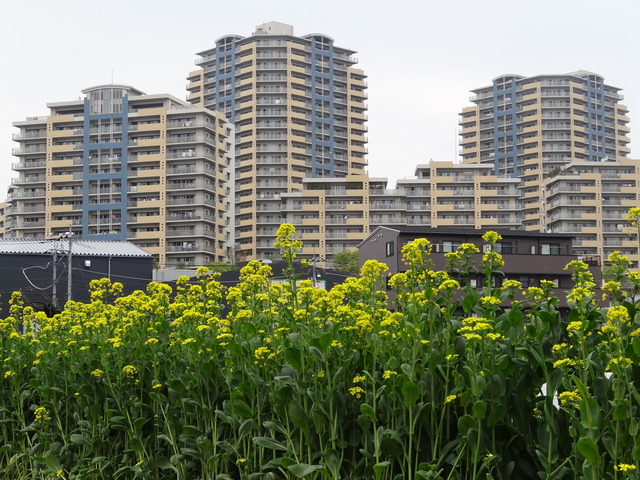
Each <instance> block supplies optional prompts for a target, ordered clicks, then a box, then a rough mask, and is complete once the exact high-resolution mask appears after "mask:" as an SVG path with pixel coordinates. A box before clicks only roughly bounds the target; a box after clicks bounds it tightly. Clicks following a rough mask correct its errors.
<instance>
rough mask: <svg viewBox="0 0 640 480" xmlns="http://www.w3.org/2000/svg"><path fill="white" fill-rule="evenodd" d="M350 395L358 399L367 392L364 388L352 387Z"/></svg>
mask: <svg viewBox="0 0 640 480" xmlns="http://www.w3.org/2000/svg"><path fill="white" fill-rule="evenodd" d="M349 393H350V394H351V395H353V396H354V397H356V398H361V397H362V395H364V394H365V393H367V392H365V390H364V389H363V388H362V387H351V388H350V389H349Z"/></svg>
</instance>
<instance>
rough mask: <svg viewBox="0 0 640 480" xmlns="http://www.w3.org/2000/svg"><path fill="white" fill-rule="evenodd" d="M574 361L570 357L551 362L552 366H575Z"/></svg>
mask: <svg viewBox="0 0 640 480" xmlns="http://www.w3.org/2000/svg"><path fill="white" fill-rule="evenodd" d="M575 366H576V361H575V360H572V359H571V358H562V359H560V360H556V361H555V362H553V368H564V367H575Z"/></svg>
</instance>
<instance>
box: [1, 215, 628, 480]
mask: <svg viewBox="0 0 640 480" xmlns="http://www.w3.org/2000/svg"><path fill="white" fill-rule="evenodd" d="M484 238H485V241H486V242H487V243H488V244H489V248H488V250H487V252H486V253H485V255H484V258H483V261H482V264H480V265H473V264H471V262H470V258H471V253H474V252H475V250H473V249H474V248H475V247H474V246H473V245H469V244H464V245H462V246H461V247H460V249H459V251H458V252H454V254H453V255H450V256H449V259H448V260H449V265H450V267H451V272H450V273H447V272H442V271H433V270H432V269H430V267H429V253H430V245H429V243H428V242H427V241H426V240H416V241H415V242H413V243H411V244H408V245H406V246H405V247H404V248H403V255H404V258H405V262H406V264H407V266H408V269H407V271H406V272H404V273H400V274H397V275H395V276H393V277H392V278H391V279H388V280H387V278H386V273H385V271H386V266H384V265H383V264H380V263H377V262H372V261H369V262H367V263H365V265H364V267H363V268H362V272H361V275H360V277H359V278H351V279H347V281H346V282H345V283H344V284H342V285H338V286H336V287H334V288H333V289H332V290H331V291H325V290H321V289H315V288H313V287H312V284H311V282H307V281H302V282H297V281H296V279H295V278H294V277H293V276H292V277H291V279H290V282H289V283H284V284H271V283H270V281H269V273H270V268H269V267H268V266H265V265H262V264H260V263H258V262H251V263H250V264H249V265H247V266H246V267H245V268H243V270H242V272H241V278H242V282H241V283H240V284H239V285H238V286H236V287H230V288H226V287H223V286H222V285H221V284H220V283H218V282H217V281H216V278H217V275H216V274H212V273H210V272H209V271H208V270H207V269H206V268H202V269H199V270H198V275H197V281H196V282H195V283H189V282H188V279H186V277H183V278H181V279H180V281H179V282H178V286H177V291H176V292H171V291H170V288H169V287H167V286H166V285H162V284H156V283H152V284H150V285H149V287H148V288H147V291H146V292H142V291H138V292H135V293H134V294H132V295H130V296H126V297H123V296H121V295H120V291H121V287H122V286H121V285H119V284H117V283H113V284H112V283H110V282H109V281H108V280H106V279H104V280H101V281H97V282H94V283H93V285H92V295H91V296H92V302H91V303H89V304H82V303H77V302H69V303H67V305H66V307H65V309H64V311H63V312H62V313H60V314H58V315H56V316H55V317H53V318H47V317H46V316H45V315H44V314H42V313H39V312H34V311H33V310H32V309H31V308H30V307H24V306H23V304H22V300H21V298H20V295H19V294H14V296H13V298H12V307H11V314H10V316H9V317H8V318H6V319H4V320H0V334H1V339H0V351H1V354H2V356H1V357H0V358H1V359H2V366H1V370H0V479H12V480H14V479H51V480H53V479H138V478H139V479H209V480H229V479H243V480H244V479H247V480H249V479H255V480H258V479H297V478H308V479H318V480H319V479H334V480H338V479H376V480H377V479H388V480H391V479H409V480H413V479H433V480H436V479H438V480H453V479H456V480H459V479H465V480H471V479H473V480H475V479H504V480H507V479H512V480H516V479H518V480H520V479H553V480H558V479H590V480H596V479H627V478H631V479H636V478H640V476H639V473H638V470H637V466H638V464H639V460H640V441H639V436H638V430H639V427H640V412H639V410H638V407H639V406H640V387H639V386H640V315H639V313H638V305H637V304H635V303H634V302H633V299H637V298H638V293H639V292H640V276H639V275H638V274H637V273H633V272H629V271H628V267H629V262H628V260H627V259H626V258H625V257H623V256H621V255H618V254H614V255H612V256H611V257H610V259H609V260H610V262H611V264H612V265H613V266H612V267H611V268H612V275H613V276H612V278H613V279H612V280H610V281H609V282H607V283H606V284H605V285H604V287H603V288H602V289H600V288H596V285H595V284H594V283H593V281H592V278H591V275H590V273H589V272H588V271H587V269H586V265H584V264H583V263H581V262H572V263H571V264H570V265H569V266H568V268H569V269H571V270H572V272H573V278H574V281H575V287H574V288H573V289H572V290H571V291H569V292H567V300H568V302H569V305H570V310H569V312H568V315H565V316H563V315H561V312H560V310H559V308H558V299H557V298H553V297H552V296H551V293H550V292H551V290H552V287H553V283H552V282H544V281H543V282H542V285H541V286H540V287H530V288H528V289H525V297H526V301H524V302H519V301H517V300H514V297H515V295H516V293H518V292H521V291H522V286H521V285H519V284H518V282H515V281H507V282H504V283H503V284H502V286H501V287H496V288H494V287H492V286H491V285H493V284H494V283H493V282H492V280H491V279H492V277H493V276H495V275H499V269H500V268H501V266H502V265H503V263H502V258H501V257H500V255H499V254H498V253H497V252H495V251H493V250H492V249H491V246H492V245H493V244H494V243H495V242H496V241H497V240H498V239H499V236H498V235H497V234H495V233H493V232H488V233H487V234H486V235H485V237H484ZM276 246H277V247H278V248H280V249H281V251H282V253H283V257H284V258H285V260H286V261H288V262H292V261H293V259H294V258H295V255H296V252H297V251H298V250H299V248H300V246H301V244H300V242H299V241H298V240H297V239H296V238H295V231H294V230H293V228H292V227H291V226H290V225H283V226H282V227H281V228H280V230H279V232H278V241H277V242H276ZM472 270H474V271H475V270H477V271H480V272H483V273H484V276H485V282H484V286H482V287H480V288H475V287H474V288H472V287H469V286H467V287H461V286H460V284H459V283H458V281H457V280H456V279H455V278H454V277H453V273H454V271H455V275H456V276H457V278H461V277H463V276H464V275H465V272H467V273H468V272H470V271H472ZM387 281H388V283H389V285H390V287H391V288H393V289H394V290H395V291H396V292H397V300H396V303H397V304H396V305H395V306H394V310H395V311H391V310H389V309H388V308H387V296H386V293H385V292H386V283H387ZM460 293H462V294H463V295H462V296H461V295H460ZM603 294H604V295H606V303H607V305H608V306H607V307H605V308H602V307H600V306H599V305H598V303H597V302H596V301H595V300H596V298H597V299H598V300H601V297H602V295H603ZM505 301H507V303H509V307H508V308H503V307H502V306H501V305H504V304H505Z"/></svg>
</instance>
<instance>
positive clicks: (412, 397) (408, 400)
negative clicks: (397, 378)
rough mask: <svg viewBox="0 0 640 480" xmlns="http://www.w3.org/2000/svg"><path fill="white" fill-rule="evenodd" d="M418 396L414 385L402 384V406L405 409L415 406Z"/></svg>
mask: <svg viewBox="0 0 640 480" xmlns="http://www.w3.org/2000/svg"><path fill="white" fill-rule="evenodd" d="M419 395H420V391H419V390H418V387H417V385H416V384H415V383H413V382H404V384H403V385H402V396H403V397H404V404H405V406H406V407H409V408H411V407H413V406H414V405H415V404H416V401H417V400H418V396H419Z"/></svg>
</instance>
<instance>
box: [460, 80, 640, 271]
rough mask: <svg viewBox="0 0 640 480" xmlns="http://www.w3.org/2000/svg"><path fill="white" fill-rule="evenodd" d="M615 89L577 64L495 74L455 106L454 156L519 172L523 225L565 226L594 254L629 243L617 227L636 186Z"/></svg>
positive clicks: (501, 171) (504, 172)
mask: <svg viewBox="0 0 640 480" xmlns="http://www.w3.org/2000/svg"><path fill="white" fill-rule="evenodd" d="M619 91H620V89H619V88H616V87H612V86H610V85H607V84H605V83H604V78H603V77H602V76H600V75H598V74H595V73H591V72H586V71H578V72H574V73H568V74H563V75H538V76H534V77H523V76H519V75H502V76H500V77H498V78H496V79H494V80H493V82H492V84H491V85H489V86H486V87H481V88H477V89H475V90H473V93H474V96H473V97H471V101H472V102H473V104H474V105H473V106H471V107H467V108H465V109H464V110H463V111H462V113H461V114H460V115H461V120H460V125H461V127H462V129H461V132H460V138H461V139H460V145H461V147H462V151H461V155H462V159H463V162H464V163H480V164H487V165H491V166H492V167H493V170H494V172H495V174H496V175H498V176H499V177H512V178H517V179H519V181H520V185H519V191H520V199H519V202H520V205H521V213H520V224H521V226H522V228H524V229H525V230H531V231H541V232H554V233H571V234H575V235H576V237H575V241H574V247H575V250H576V251H577V252H580V253H581V254H583V255H586V256H596V255H597V256H599V257H600V258H601V259H602V260H606V258H607V255H608V253H610V252H611V251H613V250H614V249H617V250H625V251H627V252H628V253H629V252H630V251H631V247H630V245H629V240H630V239H623V238H622V237H623V235H622V234H621V230H620V228H622V227H621V225H623V224H624V223H625V222H626V220H625V217H626V211H627V210H628V209H629V208H630V207H631V206H633V205H636V204H637V202H638V200H639V199H640V192H638V190H637V188H638V181H639V177H638V169H637V166H636V164H637V163H638V162H637V161H633V160H629V159H628V155H629V152H630V150H629V148H628V144H629V137H628V134H629V127H628V126H627V124H628V123H629V117H628V116H627V113H628V110H627V108H626V107H625V106H624V105H622V104H621V103H620V101H621V100H622V95H620V93H619ZM634 253H637V252H634ZM634 260H635V261H636V262H637V260H638V257H637V256H634Z"/></svg>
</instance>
